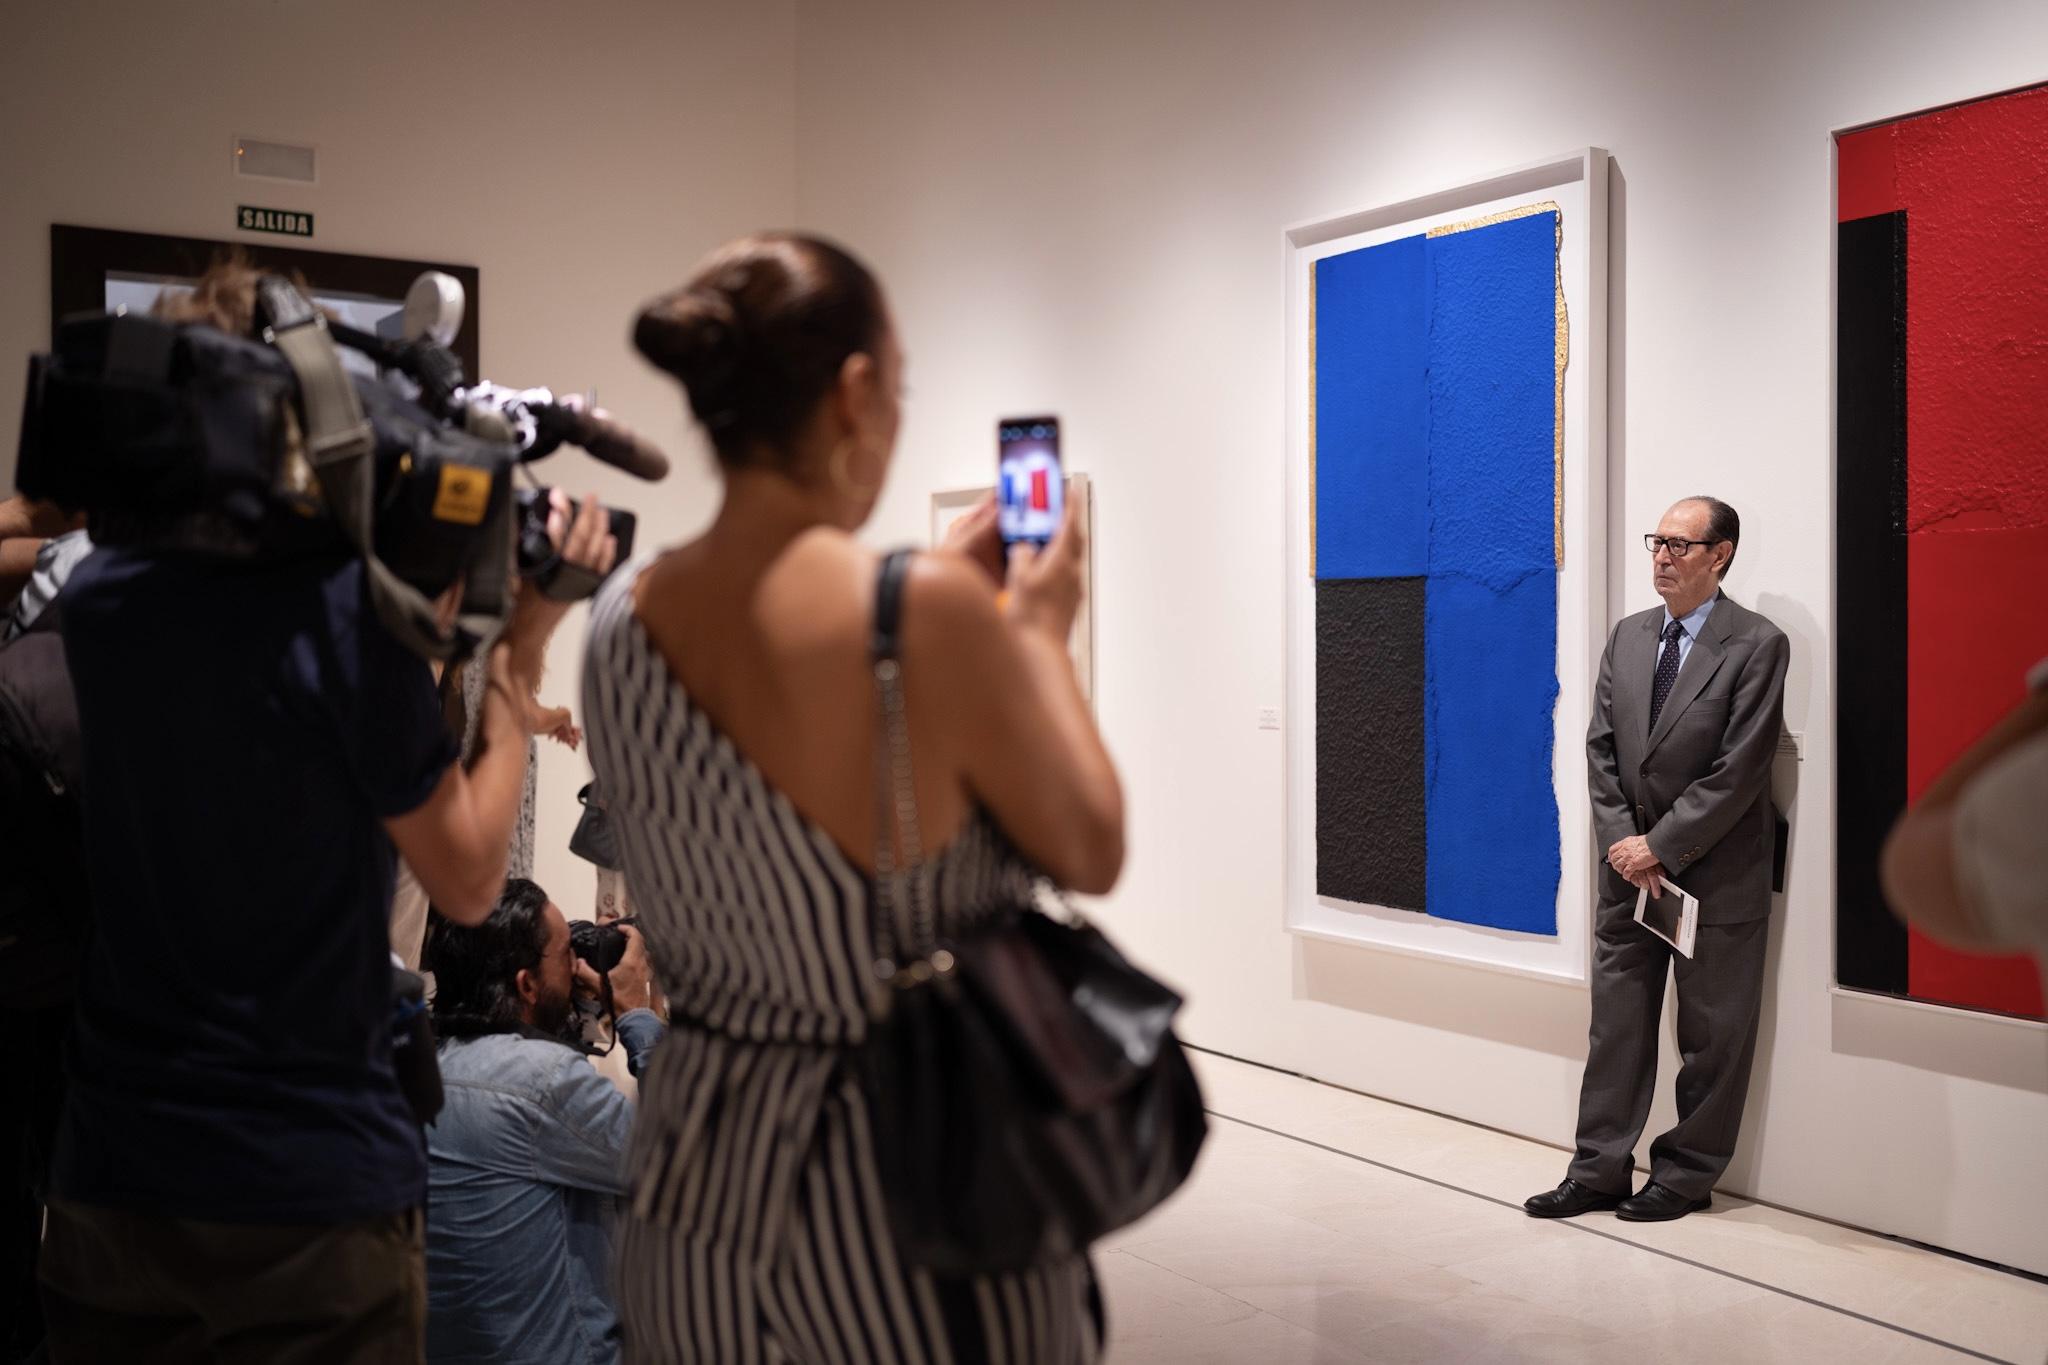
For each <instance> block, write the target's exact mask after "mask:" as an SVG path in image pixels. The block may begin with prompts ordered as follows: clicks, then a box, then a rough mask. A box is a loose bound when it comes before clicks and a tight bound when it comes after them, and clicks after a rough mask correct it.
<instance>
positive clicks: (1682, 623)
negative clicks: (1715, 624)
mask: <svg viewBox="0 0 2048 1365" xmlns="http://www.w3.org/2000/svg"><path fill="white" fill-rule="evenodd" d="M1720 600H1721V594H1720V593H1719V592H1716V593H1715V594H1714V595H1713V596H1712V597H1709V598H1708V599H1707V600H1706V601H1704V602H1702V603H1700V604H1699V605H1698V606H1697V607H1694V608H1693V609H1692V610H1691V611H1689V612H1687V613H1686V614H1685V615H1683V616H1681V617H1679V618H1678V671H1679V672H1680V673H1683V672H1685V661H1686V660H1687V659H1688V658H1690V657H1691V655H1692V642H1693V641H1694V640H1697V639H1698V638H1699V634H1700V627H1701V626H1703V625H1705V624H1706V623H1707V617H1709V616H1711V615H1713V612H1714V603H1716V602H1718V601H1720ZM1669 629H1671V608H1669V607H1666V608H1665V609H1664V624H1662V625H1660V626H1658V627H1657V658H1659V659H1661V658H1663V657H1664V632H1665V631H1667V630H1669ZM1650 676H1651V677H1652V678H1655V677H1656V676H1657V665H1656V663H1655V662H1654V661H1653V662H1652V663H1651V665H1650Z"/></svg>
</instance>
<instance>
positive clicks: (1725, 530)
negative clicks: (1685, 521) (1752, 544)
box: [1686, 498, 1742, 577]
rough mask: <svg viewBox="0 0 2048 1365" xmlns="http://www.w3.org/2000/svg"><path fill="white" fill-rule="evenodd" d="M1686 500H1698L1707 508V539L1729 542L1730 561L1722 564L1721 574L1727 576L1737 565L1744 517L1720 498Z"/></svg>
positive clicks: (1691, 499) (1692, 500)
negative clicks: (1736, 552)
mask: <svg viewBox="0 0 2048 1365" xmlns="http://www.w3.org/2000/svg"><path fill="white" fill-rule="evenodd" d="M1686 501H1687V502H1696V503H1698V504H1699V505H1700V506H1702V507H1704V508H1706V509H1707V539H1709V540H1725V541H1727V542H1728V562H1727V563H1726V564H1723V565H1722V566H1721V574H1722V576H1723V577H1726V576H1727V573H1728V570H1730V569H1732V568H1734V567H1735V550H1736V547H1737V546H1738V545H1739V544H1740V543H1741V541H1742V518H1741V517H1739V516H1737V515H1736V514H1735V509H1734V508H1733V507H1730V506H1729V505H1728V504H1727V503H1725V502H1722V501H1721V500H1720V499H1719V498H1687V499H1686Z"/></svg>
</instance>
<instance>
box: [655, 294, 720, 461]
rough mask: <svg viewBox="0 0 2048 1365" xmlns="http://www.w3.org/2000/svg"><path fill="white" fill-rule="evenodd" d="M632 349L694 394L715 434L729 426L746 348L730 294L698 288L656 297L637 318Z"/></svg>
mask: <svg viewBox="0 0 2048 1365" xmlns="http://www.w3.org/2000/svg"><path fill="white" fill-rule="evenodd" d="M633 346H634V348H635V349H636V350H638V351H639V352H640V354H641V355H644V356H646V357H647V359H648V360H649V361H650V362H652V363H653V364H654V365H655V366H656V367H658V368H660V369H662V370H664V371H666V372H667V373H669V374H672V375H674V376H675V377H676V379H677V380H679V381H680V382H681V383H682V386H683V387H684V388H685V389H686V390H688V391H689V395H690V407H691V408H692V409H693V410H694V411H695V412H696V414H697V420H699V421H700V422H702V423H704V425H705V426H706V427H708V428H710V429H711V430H713V431H717V430H719V429H720V428H721V427H722V426H726V425H730V423H731V422H732V420H733V414H732V406H733V394H732V392H731V389H732V382H733V378H734V376H735V375H736V374H737V373H738V372H739V368H740V360H741V345H740V323H739V317H738V315H737V314H736V313H735V311H734V309H733V305H732V300H731V299H730V297H729V296H727V295H726V294H724V293H722V292H718V291H715V290H711V289H705V288H702V287H697V288H690V289H683V290H679V291H677V292H676V293H674V294H670V295H669V296H667V297H666V298H662V299H657V300H656V301H655V302H653V303H651V304H649V305H647V307H645V308H643V309H642V310H641V311H640V316H639V317H638V318H637V319H635V321H634V323H633Z"/></svg>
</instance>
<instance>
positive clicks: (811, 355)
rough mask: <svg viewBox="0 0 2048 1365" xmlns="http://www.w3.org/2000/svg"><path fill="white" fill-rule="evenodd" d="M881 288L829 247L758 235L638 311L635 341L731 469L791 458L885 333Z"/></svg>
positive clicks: (782, 235)
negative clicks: (799, 437)
mask: <svg viewBox="0 0 2048 1365" xmlns="http://www.w3.org/2000/svg"><path fill="white" fill-rule="evenodd" d="M882 327H883V311H882V290H881V286H880V285H878V284H876V283H875V277H874V276H873V275H872V274H870V273H869V272H868V268H867V267H866V266H864V265H862V264H861V263H860V262H859V261H857V260H855V259H854V258H853V257H852V256H851V255H849V254H848V253H847V252H846V251H844V250H842V249H841V248H839V247H837V246H834V245H833V244H832V243H830V242H826V241H822V240H820V239H818V238H816V237H804V236H799V235H797V234H795V233H786V232H771V233H758V234H755V235H754V236H751V237H742V238H740V239H739V240H737V241H734V242H729V243H727V244H726V245H725V246H723V247H720V248H719V249H718V250H717V251H716V252H714V253H713V254H712V256H711V258H710V259H709V260H707V261H706V262H705V263H704V264H703V265H702V266H701V267H700V268H699V269H698V271H697V273H696V274H695V275H694V276H692V277H691V279H690V282H689V283H688V284H686V285H684V286H683V287H682V288H681V289H679V290H677V291H676V292H674V293H672V294H667V295H664V296H663V297H661V298H659V299H656V300H655V301H654V302H652V303H650V304H648V305H647V306H646V307H645V308H643V309H641V310H640V316H639V317H638V318H637V319H636V320H635V321H634V324H633V345H634V346H635V347H637V348H638V349H639V351H640V354H642V355H644V356H646V357H647V358H648V359H649V360H650V361H652V362H653V363H654V364H656V365H657V366H659V367H660V368H662V369H663V370H666V371H667V372H668V373H670V374H672V375H674V376H675V377H676V378H677V379H678V380H680V381H682V385H683V387H684V389H686V390H688V392H689V395H690V408H691V410H692V411H694V412H695V413H696V415H697V420H698V421H699V422H701V423H703V424H704V430H705V431H706V432H708V433H709V434H710V436H711V444H712V447H713V448H714V449H715V450H716V451H717V452H718V458H719V461H720V463H722V464H724V465H726V466H727V467H728V468H736V467H738V466H741V465H744V464H747V463H750V462H762V461H759V460H758V456H759V455H760V454H765V455H766V456H767V457H768V460H767V461H765V462H771V463H776V464H778V465H779V464H780V463H781V460H779V459H778V458H777V457H786V456H787V454H788V450H789V443H790V440H791V438H792V437H794V436H795V435H796V433H797V431H798V430H799V429H800V428H801V427H802V426H803V424H804V423H805V422H806V421H808V420H809V419H810V416H811V414H812V412H813V411H815V410H816V408H817V405H818V401H819V400H820V399H822V398H823V397H824V396H825V394H826V392H827V391H828V390H830V388H831V387H832V385H833V384H834V383H835V382H836V381H837V379H838V377H839V370H840V367H841V366H842V365H844V364H845V363H846V358H847V357H848V356H850V355H855V354H858V353H860V352H862V351H867V350H870V349H872V348H873V347H874V345H875V344H876V342H877V341H878V340H879V338H880V337H881V334H882Z"/></svg>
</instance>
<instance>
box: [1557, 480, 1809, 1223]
mask: <svg viewBox="0 0 2048 1365" xmlns="http://www.w3.org/2000/svg"><path fill="white" fill-rule="evenodd" d="M1741 534H1742V524H1741V521H1740V519H1739V518H1737V516H1736V515H1735V509H1734V508H1732V507H1730V506H1728V505H1727V504H1726V503H1724V502H1720V501H1718V500H1716V499H1714V498H1688V499H1686V500H1685V501H1684V502H1681V503H1679V504H1677V505H1676V506H1674V507H1673V508H1672V509H1671V510H1670V511H1668V512H1666V513H1665V514H1664V519H1663V521H1662V522H1660V523H1659V524H1658V526H1657V530H1656V532H1655V533H1654V534H1652V535H1648V536H1645V537H1644V542H1645V543H1646V544H1647V545H1648V547H1649V549H1650V552H1651V555H1652V557H1653V561H1654V565H1655V578H1656V585H1657V595H1658V596H1660V597H1662V598H1663V599H1664V605H1663V606H1661V607H1655V608H1652V609H1651V610H1649V611H1645V612H1638V613H1637V614H1636V615H1634V616H1631V617H1628V618H1627V619H1625V620H1623V621H1622V623H1621V624H1620V625H1618V626H1616V627H1615V628H1614V634H1613V635H1611V636H1609V637H1608V640H1607V652H1606V653H1605V654H1604V655H1603V656H1601V659H1600V684H1599V691H1598V692H1597V694H1596V695H1595V696H1594V699H1593V723H1592V725H1591V727H1590V728H1589V729H1588V731H1587V734H1586V757H1587V767H1588V769H1589V774H1590V784H1589V785H1590V786H1591V789H1592V798H1593V828H1594V831H1595V833H1596V834H1597V835H1598V837H1599V841H1600V847H1601V848H1602V849H1604V850H1605V851H1606V852H1605V858H1604V865H1603V866H1602V867H1601V869H1600V874H1599V876H1600V897H1599V911H1598V923H1597V925H1596V927H1595V947H1594V952H1593V1024H1592V1035H1591V1042H1590V1044H1589V1048H1588V1051H1587V1055H1586V1074H1585V1082H1584V1085H1583V1088H1582V1089H1581V1091H1580V1095H1579V1133H1578V1150H1577V1153H1576V1154H1575V1155H1574V1157H1573V1159H1572V1164H1571V1169H1570V1171H1569V1172H1568V1173H1567V1174H1566V1177H1565V1180H1564V1182H1563V1183H1562V1184H1560V1185H1559V1186H1558V1187H1557V1188H1556V1189H1554V1190H1547V1191H1545V1192H1544V1193H1542V1194H1539V1195H1536V1196H1535V1197H1534V1198H1532V1199H1530V1200H1529V1201H1528V1202H1527V1203H1526V1204H1525V1205H1523V1207H1524V1208H1526V1209H1527V1210H1528V1211H1529V1212H1530V1213H1531V1214H1533V1215H1535V1216H1536V1217H1538V1218H1569V1217H1572V1216H1573V1215H1575V1214H1580V1213H1588V1212H1591V1211H1593V1210H1595V1209H1614V1210H1615V1211H1616V1216H1617V1217H1621V1218H1625V1219H1628V1220H1630V1221H1632V1222H1661V1221H1664V1220H1667V1219H1672V1218H1682V1217H1684V1216H1685V1215H1686V1214H1688V1213H1691V1212H1692V1211H1693V1210H1695V1209H1703V1208H1705V1207H1707V1205H1708V1204H1709V1203H1710V1202H1711V1197H1712V1192H1713V1188H1714V1182H1715V1181H1717V1180H1719V1179H1720V1177H1721V1172H1722V1171H1723V1170H1725V1169H1726V1168H1727V1165H1728V1158H1729V1157H1730V1156H1732V1155H1733V1154H1734V1151H1735V1138H1736V1134H1737V1133H1738V1132H1739V1131H1740V1129H1741V1125H1742V1104H1743V1099H1744V1097H1745V1094H1746V1092H1747V1090H1748V1088H1749V1068H1750V1063H1751V1061H1752V1060H1753V1058H1754V1057H1755V1055H1756V1027H1757V1019H1758V1016H1759V1014H1760V1012H1761V1009H1762V1005H1763V982H1764V944H1765V938H1766V929H1767V928H1768V925H1769V918H1768V917H1769V915H1770V910H1771V860H1772V855H1773V853H1774V851H1775V848H1776V842H1777V819H1776V815H1775V812H1774V811H1773V809H1772V806H1771V799H1770V786H1771V758H1772V755H1773V754H1774V753H1776V751H1777V747H1778V731H1779V728H1780V725H1781V718H1782V716H1783V713H1784V700H1785V662H1786V658H1787V656H1788V653H1789V646H1788V644H1787V642H1786V639H1785V635H1784V632H1783V631H1780V630H1779V629H1778V628H1777V627H1776V626H1774V625H1772V624H1771V623H1770V622H1769V621H1767V620H1765V619H1764V618H1763V617H1761V616H1759V615H1757V614H1756V613H1755V612H1753V611H1750V610H1748V609H1747V608H1745V607H1741V606H1738V605H1737V604H1736V603H1734V602H1733V601H1731V600H1729V599H1728V598H1727V597H1726V596H1724V595H1722V592H1721V579H1722V577H1723V576H1724V575H1725V574H1726V573H1727V572H1728V565H1729V564H1730V563H1731V562H1732V561H1733V560H1734V558H1735V548H1736V541H1737V540H1738V539H1739V538H1740V537H1741ZM1660 878H1669V879H1670V880H1671V881H1672V882H1673V883H1674V884H1676V885H1678V886H1681V887H1683V888H1684V889H1685V890H1686V891H1687V892H1689V893H1691V894H1692V895H1693V896H1694V897H1696V898H1697V899H1698V900H1699V931H1698V934H1697V937H1696V942H1695V944H1694V948H1693V956H1692V957H1691V958H1690V959H1688V958H1685V957H1683V956H1680V955H1679V954H1678V953H1676V952H1675V951H1674V950H1673V949H1672V948H1671V947H1670V946H1669V945H1667V944H1666V943H1665V942H1664V940H1663V939H1661V938H1658V937H1657V936H1656V935H1654V934H1652V933H1651V932H1650V931H1649V930H1647V929H1645V928H1644V927H1643V926H1642V925H1640V924H1638V923H1636V921H1635V904H1636V896H1637V892H1638V890H1639V889H1647V890H1648V891H1649V892H1650V894H1652V895H1657V894H1658V893H1659V891H1660V889H1661V885H1662V883H1661V882H1660V880H1659V879H1660ZM1673 968H1675V969H1676V974H1677V977H1678V1049H1679V1052H1680V1054H1681V1055H1682V1056H1683V1058H1684V1062H1683V1064H1682V1066H1681V1067H1680V1069H1679V1072H1678V1124H1677V1126H1676V1127H1674V1128H1673V1129H1672V1130H1671V1131H1670V1132H1668V1133H1665V1134H1664V1135H1663V1136H1662V1137H1659V1138H1658V1139H1657V1140H1656V1141H1655V1142H1653V1143H1652V1144H1651V1145H1650V1179H1649V1183H1647V1184H1646V1185H1644V1186H1643V1188H1642V1190H1641V1191H1640V1192H1639V1193H1637V1194H1635V1195H1634V1196H1633V1197H1631V1196H1630V1195H1629V1183H1630V1177H1631V1175H1632V1174H1633V1172H1634V1170H1635V1147H1636V1141H1637V1139H1638V1138H1640V1137H1641V1136H1642V1132H1643V1123H1644V1121H1645V1120H1646V1119H1647V1118H1648V1117H1649V1113H1650V1097H1651V1092H1652V1090H1653V1089H1654V1088H1655V1085H1656V1081H1657V1033H1658V1024H1659V1016H1660V1015H1661V1014H1662V1012H1663V1006H1664V977H1665V975H1666V972H1667V971H1669V970H1671V969H1673Z"/></svg>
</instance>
